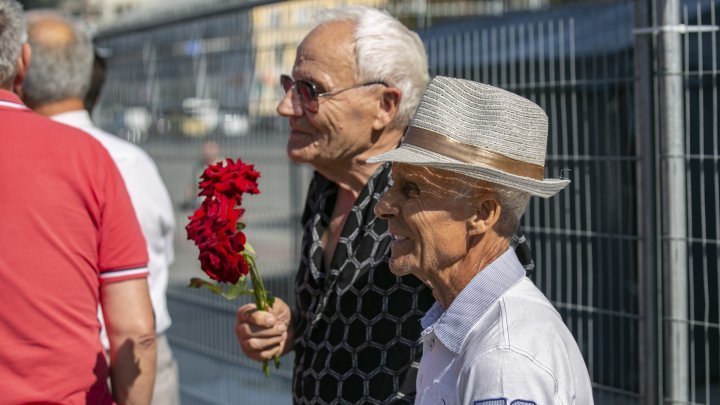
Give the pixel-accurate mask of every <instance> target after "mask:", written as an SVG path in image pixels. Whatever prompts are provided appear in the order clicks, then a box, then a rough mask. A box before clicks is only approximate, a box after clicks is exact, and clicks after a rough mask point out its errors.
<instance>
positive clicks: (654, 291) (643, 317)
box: [633, 0, 662, 405]
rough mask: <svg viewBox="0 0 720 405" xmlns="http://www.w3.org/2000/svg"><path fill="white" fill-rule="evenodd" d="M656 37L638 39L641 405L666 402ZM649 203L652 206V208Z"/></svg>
mask: <svg viewBox="0 0 720 405" xmlns="http://www.w3.org/2000/svg"><path fill="white" fill-rule="evenodd" d="M651 1H652V0H638V1H636V2H635V17H634V18H635V21H634V25H635V28H644V27H649V26H651V25H652V18H651V13H650V2H651ZM652 45H653V38H652V36H651V35H635V50H634V61H633V63H634V70H635V88H634V92H635V100H634V102H635V108H634V110H635V145H636V150H637V152H636V153H637V156H638V163H637V166H636V170H637V171H636V173H637V175H636V176H637V185H638V189H637V203H636V207H637V208H636V209H637V212H638V216H637V218H638V233H639V236H640V238H639V239H638V284H639V297H638V302H639V309H640V325H639V326H640V330H639V334H638V335H639V336H638V338H639V339H638V342H637V344H638V352H639V356H640V396H641V398H642V400H641V401H642V403H643V404H647V405H655V404H658V403H659V401H658V399H659V398H662V391H661V385H660V384H659V382H660V381H662V374H661V373H662V367H658V364H659V362H661V360H660V359H661V358H662V357H661V355H662V351H661V350H658V348H659V347H661V346H660V344H659V341H660V336H659V331H660V330H661V329H660V326H661V325H662V321H661V319H659V311H658V308H660V304H659V302H662V301H660V298H661V294H659V292H660V291H659V290H660V289H659V288H658V287H659V286H658V276H657V273H658V272H657V247H658V245H657V241H658V238H657V234H658V230H659V229H658V227H657V204H656V203H654V202H655V201H657V200H656V194H655V192H656V188H655V184H656V181H657V176H656V173H657V170H656V167H655V165H656V160H655V136H654V132H653V117H654V116H655V115H654V114H653V96H652V92H653V52H652ZM648 201H650V202H651V203H648Z"/></svg>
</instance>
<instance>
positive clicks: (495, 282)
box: [420, 249, 525, 353]
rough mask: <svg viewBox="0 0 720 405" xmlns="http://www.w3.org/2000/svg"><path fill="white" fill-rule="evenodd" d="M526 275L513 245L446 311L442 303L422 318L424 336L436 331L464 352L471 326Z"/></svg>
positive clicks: (452, 347)
mask: <svg viewBox="0 0 720 405" xmlns="http://www.w3.org/2000/svg"><path fill="white" fill-rule="evenodd" d="M524 276H525V269H524V268H523V266H522V264H520V261H518V258H517V255H516V254H515V251H514V250H513V249H508V250H507V251H506V252H505V253H503V254H502V255H501V256H500V257H498V258H497V259H495V260H494V261H493V262H492V263H490V264H489V265H488V266H487V267H485V268H484V269H482V271H480V272H479V273H478V274H477V275H476V276H475V277H473V279H472V280H471V281H470V283H468V285H467V286H465V288H463V289H462V291H460V294H458V296H457V297H456V298H455V300H454V301H453V302H452V304H450V308H448V309H447V311H443V308H442V306H440V304H439V303H437V302H436V303H435V304H433V306H432V308H430V310H429V311H428V312H427V313H426V314H425V316H424V317H423V318H422V319H421V320H420V324H421V325H422V327H423V328H424V329H425V330H424V331H423V333H422V334H423V336H425V335H427V334H429V333H433V332H434V333H435V336H437V338H438V339H440V341H441V342H442V343H443V345H445V347H447V348H448V349H449V350H450V351H452V352H454V353H460V348H461V347H462V345H463V343H464V342H465V338H466V337H467V335H468V333H469V332H470V329H471V328H472V327H473V326H474V325H475V324H476V323H477V321H478V320H480V318H482V316H483V315H484V314H485V312H487V310H488V309H489V308H490V307H491V306H492V305H493V304H494V303H495V302H497V300H498V299H499V298H500V296H501V295H503V294H504V293H505V292H506V291H507V290H509V289H510V288H511V287H512V286H514V285H515V284H517V282H518V281H520V280H521V279H522V278H523V277H524Z"/></svg>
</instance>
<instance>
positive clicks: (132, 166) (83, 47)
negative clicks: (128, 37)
mask: <svg viewBox="0 0 720 405" xmlns="http://www.w3.org/2000/svg"><path fill="white" fill-rule="evenodd" d="M26 22H27V28H28V42H29V43H30V46H31V47H32V49H33V63H32V64H31V65H30V68H29V69H28V73H27V77H26V78H25V83H24V86H23V89H24V99H25V102H26V104H27V106H28V107H30V108H32V109H33V110H35V112H37V113H39V114H41V115H45V116H47V117H50V118H51V119H52V120H54V121H57V122H60V123H63V124H66V125H69V126H72V127H75V128H78V129H80V130H82V131H84V132H86V133H88V134H90V135H91V136H92V137H93V138H95V139H96V140H98V141H99V142H100V143H101V144H102V145H103V146H104V147H105V148H106V149H107V151H108V152H109V153H110V156H111V157H112V158H113V160H114V161H115V164H116V165H117V167H118V169H119V171H120V174H121V175H122V178H123V180H124V182H125V186H126V187H127V191H128V194H129V195H130V200H131V201H132V205H133V207H134V209H135V214H136V215H137V219H138V222H139V223H140V228H141V229H142V233H143V235H144V236H145V242H146V244H147V246H146V248H147V253H148V259H149V260H148V270H149V272H150V275H149V278H148V284H149V288H150V298H151V301H152V306H153V312H154V314H155V330H156V332H157V371H156V378H155V388H154V391H153V402H152V403H153V404H177V403H179V388H178V370H177V364H176V362H175V359H174V358H173V355H172V351H171V350H170V346H169V344H168V341H167V337H166V336H165V332H166V331H167V329H168V328H169V327H170V315H169V313H168V309H167V303H166V297H165V294H166V290H167V285H168V269H169V267H170V264H171V263H172V261H173V231H174V229H175V217H174V214H173V208H172V203H171V201H170V196H169V194H168V192H167V189H166V187H165V184H164V183H163V181H162V178H161V177H160V173H159V172H158V169H157V167H156V166H155V163H154V162H153V160H152V158H150V156H149V155H148V154H147V153H146V152H145V151H144V150H142V149H141V148H140V147H138V146H136V145H134V144H131V143H129V142H127V141H125V140H122V139H120V138H118V137H116V136H114V135H111V134H108V133H106V132H104V131H102V130H101V129H99V128H97V127H96V126H95V125H93V122H92V121H91V119H90V115H89V114H88V112H87V111H86V109H85V98H86V95H87V94H88V93H91V94H96V95H99V94H100V90H101V88H102V84H103V82H102V80H101V79H102V78H103V77H104V75H105V72H104V69H103V66H104V65H105V63H104V61H103V60H102V59H100V57H99V55H96V54H94V52H93V46H92V40H91V38H90V36H89V34H88V33H87V31H85V30H84V29H83V28H82V27H81V26H80V25H79V24H78V22H76V21H74V20H71V19H70V18H69V17H66V16H64V15H62V14H60V13H58V12H55V11H50V10H39V11H30V12H28V13H26ZM93 70H95V71H94V72H93ZM93 76H94V77H95V80H92V78H93ZM91 84H92V85H91ZM95 97H97V96H95ZM101 340H102V341H103V344H104V346H105V348H106V349H108V348H109V345H108V341H107V337H106V334H105V330H103V333H102V335H101Z"/></svg>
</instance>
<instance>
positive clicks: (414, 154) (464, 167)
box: [367, 144, 570, 198]
mask: <svg viewBox="0 0 720 405" xmlns="http://www.w3.org/2000/svg"><path fill="white" fill-rule="evenodd" d="M367 162H368V163H380V162H397V163H406V164H410V165H416V166H428V167H435V168H438V169H444V170H450V171H453V172H456V173H460V174H462V175H465V176H468V177H472V178H476V179H480V180H484V181H487V182H490V183H495V184H500V185H502V186H505V187H510V188H514V189H516V190H521V191H524V192H527V193H529V194H531V195H534V196H537V197H542V198H548V197H552V196H554V195H555V194H557V193H558V192H560V191H561V190H562V189H564V188H565V187H567V185H568V184H570V180H568V179H544V180H536V179H533V178H530V177H522V176H516V175H514V174H510V173H506V172H503V171H501V170H498V169H495V168H493V167H489V166H481V165H475V164H471V163H464V162H461V161H459V160H455V159H452V158H449V157H447V156H443V155H440V154H438V153H435V152H432V151H429V150H427V149H423V148H419V147H417V146H414V145H408V144H403V145H400V147H399V148H397V149H394V150H392V151H389V152H385V153H382V154H380V155H377V156H373V157H371V158H370V159H368V160H367Z"/></svg>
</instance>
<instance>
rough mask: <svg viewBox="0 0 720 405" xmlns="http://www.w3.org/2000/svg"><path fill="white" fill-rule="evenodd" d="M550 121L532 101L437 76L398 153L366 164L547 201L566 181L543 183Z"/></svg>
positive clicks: (380, 156)
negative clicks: (469, 180) (455, 178)
mask: <svg viewBox="0 0 720 405" xmlns="http://www.w3.org/2000/svg"><path fill="white" fill-rule="evenodd" d="M547 134H548V118H547V115H546V114H545V112H544V111H543V110H542V109H541V108H540V107H539V106H538V105H537V104H535V103H533V102H532V101H530V100H528V99H525V98H523V97H520V96H518V95H516V94H513V93H510V92H508V91H505V90H503V89H499V88H497V87H493V86H489V85H486V84H482V83H478V82H473V81H470V80H463V79H453V78H449V77H442V76H436V77H435V78H434V79H432V81H431V82H430V84H429V85H428V88H427V89H426V90H425V93H424V94H423V97H422V100H421V101H420V105H419V106H418V109H417V111H416V112H415V116H414V117H413V119H412V121H411V122H410V126H409V127H408V129H407V132H405V137H404V138H403V140H402V143H401V144H400V147H398V148H397V149H395V150H392V151H390V152H386V153H382V154H380V155H377V156H373V157H372V158H370V159H368V163H377V162H399V163H407V164H411V165H418V166H428V167H436V168H439V169H445V170H451V171H453V172H456V173H460V174H463V175H465V176H469V177H473V178H477V179H481V180H485V181H488V182H490V183H495V184H500V185H503V186H507V187H511V188H514V189H517V190H522V191H525V192H528V193H530V194H532V195H535V196H538V197H543V198H548V197H551V196H553V195H555V194H557V193H558V192H559V191H560V190H562V189H563V188H565V187H566V186H567V185H568V184H569V183H570V180H568V179H562V178H560V179H544V176H543V172H544V167H545V148H546V145H547Z"/></svg>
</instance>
